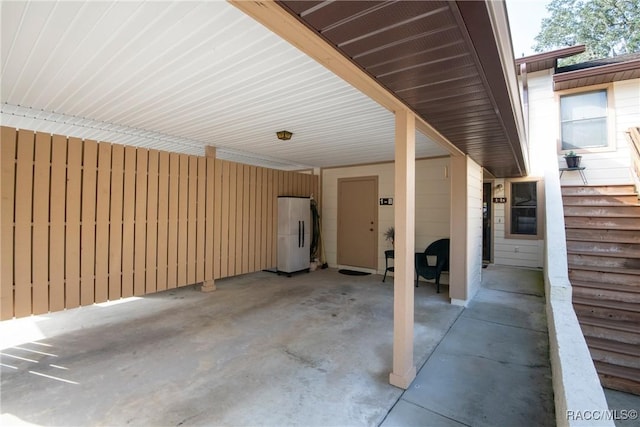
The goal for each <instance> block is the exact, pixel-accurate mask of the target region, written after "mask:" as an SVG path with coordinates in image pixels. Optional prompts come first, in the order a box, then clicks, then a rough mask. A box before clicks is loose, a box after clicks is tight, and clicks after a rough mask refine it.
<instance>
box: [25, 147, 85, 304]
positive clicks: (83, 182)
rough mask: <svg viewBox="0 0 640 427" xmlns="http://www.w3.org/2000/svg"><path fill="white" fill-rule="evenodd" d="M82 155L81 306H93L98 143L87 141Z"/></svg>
mask: <svg viewBox="0 0 640 427" xmlns="http://www.w3.org/2000/svg"><path fill="white" fill-rule="evenodd" d="M46 136H49V135H46ZM82 155H83V159H82V218H81V222H82V223H81V226H80V246H81V251H80V254H81V255H80V305H91V304H93V302H94V300H95V291H94V288H95V264H96V187H97V183H98V180H97V177H98V143H97V142H96V141H90V140H89V141H85V142H84V151H83V154H82ZM47 162H48V158H47ZM36 167H37V166H36ZM47 193H48V191H47ZM47 197H48V194H47Z"/></svg>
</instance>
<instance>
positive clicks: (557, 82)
mask: <svg viewBox="0 0 640 427" xmlns="http://www.w3.org/2000/svg"><path fill="white" fill-rule="evenodd" d="M630 79H640V59H635V60H632V61H625V62H620V63H613V64H606V65H600V66H597V67H593V68H583V69H579V70H574V71H567V72H563V73H556V74H554V76H553V90H565V89H574V88H578V87H584V86H593V85H597V84H604V83H612V82H617V81H622V80H630Z"/></svg>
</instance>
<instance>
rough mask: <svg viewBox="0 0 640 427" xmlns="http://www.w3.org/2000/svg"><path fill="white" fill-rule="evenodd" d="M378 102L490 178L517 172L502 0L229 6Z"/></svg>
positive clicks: (517, 114) (522, 159) (523, 164)
mask: <svg viewBox="0 0 640 427" xmlns="http://www.w3.org/2000/svg"><path fill="white" fill-rule="evenodd" d="M232 3H233V4H234V5H236V6H237V7H238V8H240V9H241V10H243V11H244V12H246V13H247V14H249V15H250V16H252V17H253V18H255V19H256V20H258V21H259V22H261V23H262V24H263V25H265V26H266V27H267V28H269V29H270V30H271V31H273V32H275V33H276V34H278V35H280V36H281V37H283V38H284V39H286V40H287V41H289V42H290V43H292V44H294V45H295V46H297V47H298V48H299V49H301V50H302V51H303V52H305V53H307V54H308V55H310V56H311V57H313V58H315V59H316V60H317V61H319V62H320V63H322V64H323V65H325V66H326V67H327V68H329V69H330V70H331V71H333V72H334V73H336V74H338V75H339V76H340V77H342V78H343V79H345V80H347V81H348V82H349V83H350V84H352V85H353V86H355V87H356V88H358V89H359V90H361V91H363V92H364V93H366V94H368V95H369V96H370V97H372V98H373V99H375V100H376V101H378V102H379V103H380V104H381V105H383V106H385V107H386V108H388V109H390V110H391V111H397V110H398V109H400V108H409V109H410V110H412V111H413V112H414V113H415V114H416V116H417V117H418V122H419V123H418V128H419V130H421V131H425V132H427V133H428V136H429V137H430V138H432V139H434V140H435V141H436V142H438V143H440V144H442V145H443V146H445V147H447V149H448V150H449V151H450V152H451V153H452V154H453V155H460V154H461V153H464V154H468V155H469V156H470V157H471V158H472V159H473V160H474V161H476V162H477V163H479V164H480V165H482V166H483V167H484V168H485V169H487V170H488V171H490V172H491V173H492V174H493V175H495V176H497V177H508V176H523V175H526V174H527V164H528V160H527V144H526V139H525V135H524V132H523V129H524V122H523V119H522V113H521V106H520V98H519V94H518V88H517V84H516V83H515V82H516V79H515V76H516V74H515V67H514V66H513V64H514V58H513V54H512V49H511V41H510V36H509V31H508V20H507V18H506V8H505V6H504V4H503V3H502V2H490V1H489V2H465V1H460V2H438V1H433V2H432V1H429V2H412V1H400V2H329V1H327V2H323V1H304V2H300V1H278V2H273V1H232Z"/></svg>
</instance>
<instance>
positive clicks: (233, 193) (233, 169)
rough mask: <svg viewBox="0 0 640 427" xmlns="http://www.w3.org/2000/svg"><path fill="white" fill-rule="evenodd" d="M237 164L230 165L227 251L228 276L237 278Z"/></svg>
mask: <svg viewBox="0 0 640 427" xmlns="http://www.w3.org/2000/svg"><path fill="white" fill-rule="evenodd" d="M237 169H238V168H237V164H236V163H229V224H228V227H229V247H228V249H227V264H228V267H227V268H228V271H227V275H228V276H235V275H236V274H237V273H236V232H237V229H236V227H235V224H236V216H237V208H238V203H237V198H236V197H237V193H238V189H237V187H236V185H237V181H238V172H237Z"/></svg>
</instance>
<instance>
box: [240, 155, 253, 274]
mask: <svg viewBox="0 0 640 427" xmlns="http://www.w3.org/2000/svg"><path fill="white" fill-rule="evenodd" d="M243 169H244V177H243V180H242V186H243V189H242V195H243V198H242V273H243V274H244V273H249V272H251V271H253V268H251V269H249V258H250V256H251V255H250V254H249V231H250V230H249V218H250V217H251V216H252V215H253V212H251V211H250V209H249V198H250V197H251V195H250V194H249V190H250V188H251V185H250V183H251V168H250V167H249V165H244V166H243Z"/></svg>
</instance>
